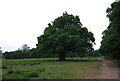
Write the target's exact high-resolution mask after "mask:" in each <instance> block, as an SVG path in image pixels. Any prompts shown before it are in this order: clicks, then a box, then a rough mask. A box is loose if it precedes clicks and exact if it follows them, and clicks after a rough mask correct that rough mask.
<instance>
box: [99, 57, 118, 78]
mask: <svg viewBox="0 0 120 81" xmlns="http://www.w3.org/2000/svg"><path fill="white" fill-rule="evenodd" d="M101 60H102V61H103V62H102V66H101V68H100V69H101V76H100V78H101V79H119V78H120V76H118V70H119V69H120V68H118V66H117V65H116V64H114V63H113V62H112V61H110V60H106V59H103V58H101Z"/></svg>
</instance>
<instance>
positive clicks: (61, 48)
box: [37, 12, 95, 61]
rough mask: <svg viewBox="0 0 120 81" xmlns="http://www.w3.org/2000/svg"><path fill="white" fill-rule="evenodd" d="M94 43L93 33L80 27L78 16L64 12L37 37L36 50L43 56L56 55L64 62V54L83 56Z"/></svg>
mask: <svg viewBox="0 0 120 81" xmlns="http://www.w3.org/2000/svg"><path fill="white" fill-rule="evenodd" d="M94 41H95V39H94V37H93V33H92V32H89V31H88V30H87V28H86V27H82V24H81V22H80V19H79V16H73V15H70V14H68V13H67V12H65V13H63V15H62V16H60V17H58V18H56V19H55V20H54V21H53V22H52V23H49V24H48V27H47V28H46V29H45V30H44V34H43V35H41V36H39V37H38V44H37V50H38V51H39V52H40V53H41V54H43V55H45V54H47V55H49V56H52V55H54V56H57V55H56V54H58V57H59V60H61V61H62V60H65V54H69V53H70V52H72V53H74V54H75V53H76V54H78V55H84V54H85V53H86V52H88V51H91V50H93V48H92V46H93V43H94Z"/></svg>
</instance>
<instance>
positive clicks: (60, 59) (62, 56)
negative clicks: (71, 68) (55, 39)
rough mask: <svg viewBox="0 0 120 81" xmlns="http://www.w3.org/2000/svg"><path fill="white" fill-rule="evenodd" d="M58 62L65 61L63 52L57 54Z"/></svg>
mask: <svg viewBox="0 0 120 81" xmlns="http://www.w3.org/2000/svg"><path fill="white" fill-rule="evenodd" d="M59 61H65V52H61V53H59Z"/></svg>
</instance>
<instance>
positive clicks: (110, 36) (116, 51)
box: [100, 1, 120, 59]
mask: <svg viewBox="0 0 120 81" xmlns="http://www.w3.org/2000/svg"><path fill="white" fill-rule="evenodd" d="M106 12H107V17H108V18H109V22H110V23H109V26H108V27H107V29H106V30H105V31H103V33H102V34H103V37H102V42H101V47H100V52H101V53H102V54H103V55H104V56H107V57H110V58H117V59H118V58H119V55H120V1H119V2H114V3H112V4H111V8H108V9H107V11H106Z"/></svg>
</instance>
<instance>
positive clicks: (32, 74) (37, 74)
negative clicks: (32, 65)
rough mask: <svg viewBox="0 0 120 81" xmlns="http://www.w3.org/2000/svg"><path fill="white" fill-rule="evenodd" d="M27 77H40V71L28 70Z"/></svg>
mask: <svg viewBox="0 0 120 81" xmlns="http://www.w3.org/2000/svg"><path fill="white" fill-rule="evenodd" d="M25 76H27V77H38V76H39V73H38V72H28V73H26V74H25Z"/></svg>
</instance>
